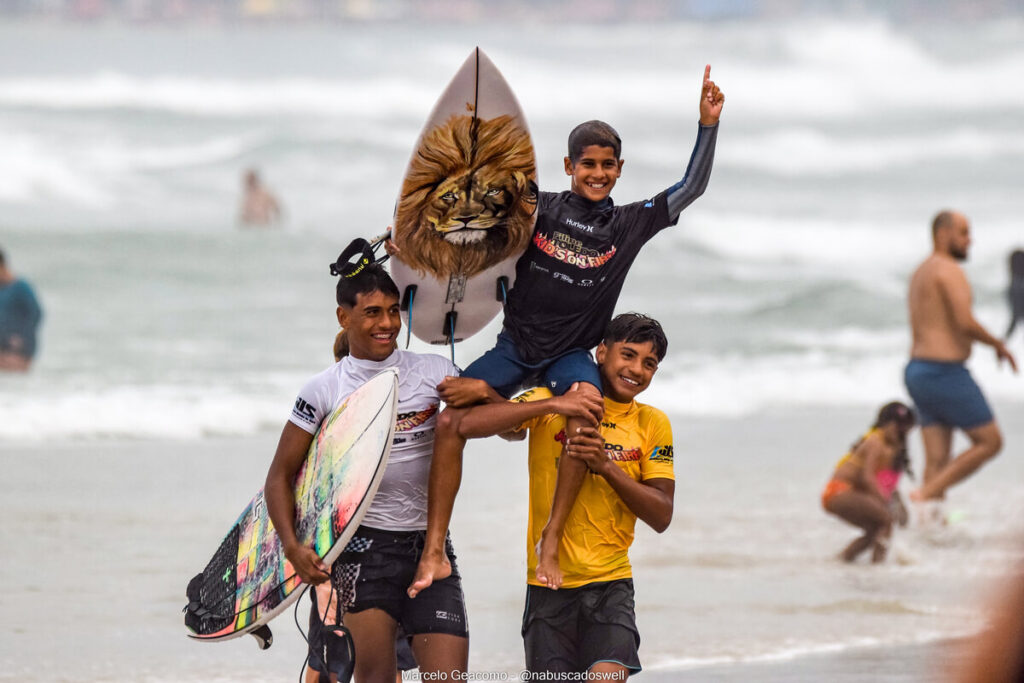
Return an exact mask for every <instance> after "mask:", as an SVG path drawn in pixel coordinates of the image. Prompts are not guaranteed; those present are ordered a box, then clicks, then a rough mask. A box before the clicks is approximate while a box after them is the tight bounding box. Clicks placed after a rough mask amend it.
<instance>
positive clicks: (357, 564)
mask: <svg viewBox="0 0 1024 683" xmlns="http://www.w3.org/2000/svg"><path fill="white" fill-rule="evenodd" d="M425 534H426V532H424V531H385V530H383V529H374V528H372V527H365V526H361V527H359V528H358V529H356V533H355V536H353V537H352V540H351V541H349V542H348V545H346V546H345V550H343V551H342V553H341V555H339V556H338V559H337V560H335V561H334V565H333V566H332V567H331V582H332V583H333V584H334V588H335V590H337V591H338V595H340V596H341V604H342V608H343V609H344V611H345V612H346V613H347V612H362V611H363V610H367V609H381V610H384V611H385V612H387V614H388V615H389V616H390V617H391V618H392V619H394V620H395V621H396V622H398V624H399V625H400V626H401V627H402V629H403V630H405V632H406V633H407V634H409V635H410V636H417V635H421V634H424V633H447V634H450V635H453V636H461V637H463V638H468V637H469V625H468V622H467V621H466V601H465V598H464V597H463V594H462V580H461V578H460V577H459V568H458V565H457V564H456V563H455V552H454V550H453V549H452V544H451V539H448V538H446V539H445V543H444V546H445V548H444V549H445V554H447V555H448V561H449V562H451V564H452V573H451V576H448V577H447V578H444V579H441V580H439V581H434V583H432V584H431V585H430V587H429V588H427V589H425V590H423V591H422V592H421V593H420V594H419V595H417V596H416V597H415V598H410V597H409V596H408V594H407V593H406V592H405V591H406V589H407V588H408V587H409V584H410V583H412V579H413V576H415V574H416V566H417V565H418V564H419V561H420V555H421V554H422V553H423V539H424V536H425Z"/></svg>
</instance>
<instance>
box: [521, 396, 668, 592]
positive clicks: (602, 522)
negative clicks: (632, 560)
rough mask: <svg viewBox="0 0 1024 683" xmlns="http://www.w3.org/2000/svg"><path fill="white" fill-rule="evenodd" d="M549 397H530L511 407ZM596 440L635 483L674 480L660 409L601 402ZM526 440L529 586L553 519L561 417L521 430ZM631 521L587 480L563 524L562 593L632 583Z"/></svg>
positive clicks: (594, 480)
mask: <svg viewBox="0 0 1024 683" xmlns="http://www.w3.org/2000/svg"><path fill="white" fill-rule="evenodd" d="M547 396H550V392H548V391H547V390H546V389H543V388H541V389H534V390H531V391H528V392H526V393H524V394H521V395H520V396H519V397H517V398H516V399H515V400H519V401H529V400H539V399H541V398H546V397H547ZM604 411H605V412H604V420H603V421H602V423H601V435H602V436H603V437H604V441H605V452H606V453H608V455H609V457H610V458H611V459H612V460H614V461H615V463H616V464H617V465H618V466H619V467H621V468H622V469H623V470H624V471H625V472H626V474H628V475H629V476H630V477H631V478H632V479H633V480H635V481H645V480H648V479H671V480H674V479H675V474H674V473H673V467H672V459H673V452H672V426H671V424H669V420H668V417H666V416H665V414H664V413H663V412H661V411H660V410H658V409H657V408H653V407H651V406H648V405H644V404H642V403H637V402H636V401H633V402H631V403H616V402H615V401H612V400H610V399H608V398H605V399H604ZM522 429H529V430H530V437H529V444H530V456H529V467H530V516H529V526H528V527H527V544H526V545H527V551H526V552H527V583H530V584H532V585H534V586H540V585H541V583H540V582H539V581H537V574H536V570H537V553H536V550H535V549H536V546H537V543H538V542H539V541H540V534H541V530H542V529H543V528H544V525H545V523H547V520H548V516H549V514H550V512H551V501H552V498H553V496H554V493H555V478H556V476H557V474H558V459H559V458H560V457H561V454H562V444H563V443H564V441H565V417H564V416H562V415H544V416H541V417H538V418H534V419H533V420H530V421H529V422H526V423H524V424H523V425H521V426H520V430H522ZM635 525H636V515H635V514H634V513H633V512H632V511H631V510H630V509H629V508H628V507H626V504H625V503H624V502H622V499H621V498H619V495H618V494H617V493H616V492H615V490H614V489H612V487H611V485H610V484H608V482H607V481H606V480H605V479H604V477H602V476H600V475H597V474H593V473H588V474H587V476H586V478H585V479H584V482H583V487H582V488H581V489H580V493H579V496H578V497H577V498H576V504H575V505H574V506H573V509H572V512H571V513H570V515H569V518H568V520H566V524H565V533H564V534H563V536H562V541H561V545H560V547H559V566H560V568H561V570H562V576H563V583H562V587H563V588H575V587H578V586H582V585H585V584H588V583H594V582H598V581H613V580H615V579H627V578H630V577H631V576H632V567H631V566H630V564H629V555H628V550H629V546H630V545H631V544H632V543H633V529H634V527H635Z"/></svg>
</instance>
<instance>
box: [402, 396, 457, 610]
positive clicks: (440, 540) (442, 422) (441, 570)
mask: <svg viewBox="0 0 1024 683" xmlns="http://www.w3.org/2000/svg"><path fill="white" fill-rule="evenodd" d="M466 410H467V409H466V408H445V409H444V410H443V411H442V412H441V414H440V415H438V416H437V427H436V428H435V429H434V455H433V458H432V459H431V461H430V480H429V482H428V483H427V535H426V538H425V539H424V541H423V554H422V555H421V556H420V562H419V566H417V567H416V576H414V577H413V580H412V583H411V584H409V589H408V593H409V597H410V598H415V597H416V596H417V595H418V594H419V592H420V591H422V590H423V589H425V588H427V587H429V586H430V584H432V583H433V582H434V580H435V579H443V578H445V577H447V576H450V575H451V573H452V565H451V563H450V562H449V561H448V556H447V555H446V554H445V552H444V539H445V536H446V535H447V534H448V524H449V523H450V522H451V521H452V509H453V508H454V507H455V496H456V494H458V492H459V485H460V484H461V483H462V451H463V449H464V448H465V447H466V440H465V439H464V438H462V437H461V436H460V435H459V422H460V421H461V420H462V416H463V415H465V414H466Z"/></svg>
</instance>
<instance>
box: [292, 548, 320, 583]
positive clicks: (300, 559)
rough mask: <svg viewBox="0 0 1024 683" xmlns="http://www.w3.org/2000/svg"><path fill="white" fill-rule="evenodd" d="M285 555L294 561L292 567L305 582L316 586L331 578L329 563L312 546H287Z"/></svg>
mask: <svg viewBox="0 0 1024 683" xmlns="http://www.w3.org/2000/svg"><path fill="white" fill-rule="evenodd" d="M284 555H285V557H287V558H288V561H289V562H291V563H292V568H293V569H294V570H295V573H296V574H298V575H299V578H301V579H302V581H303V583H308V584H311V585H314V586H315V585H317V584H319V583H323V582H324V581H327V580H328V579H330V578H331V575H330V572H329V571H328V569H327V565H325V564H324V561H323V560H321V559H320V556H319V555H317V554H316V551H315V550H313V549H312V548H309V547H306V546H298V545H297V546H294V547H291V548H286V549H285V552H284Z"/></svg>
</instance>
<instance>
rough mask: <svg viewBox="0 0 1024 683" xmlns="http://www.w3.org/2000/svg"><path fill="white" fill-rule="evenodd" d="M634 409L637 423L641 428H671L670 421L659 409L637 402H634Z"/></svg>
mask: <svg viewBox="0 0 1024 683" xmlns="http://www.w3.org/2000/svg"><path fill="white" fill-rule="evenodd" d="M636 408H637V421H638V422H639V424H640V426H641V427H643V426H651V427H654V426H667V427H668V428H669V429H671V428H672V421H671V420H669V419H668V415H667V414H666V413H665V411H663V410H662V409H661V408H657V407H655V406H652V405H651V404H649V403H640V402H639V401H636Z"/></svg>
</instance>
